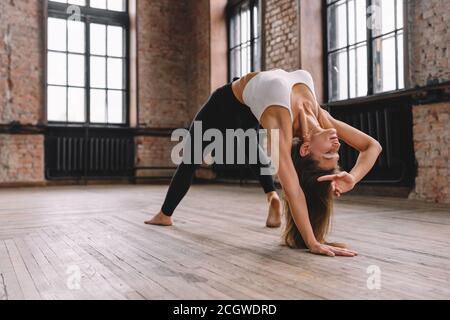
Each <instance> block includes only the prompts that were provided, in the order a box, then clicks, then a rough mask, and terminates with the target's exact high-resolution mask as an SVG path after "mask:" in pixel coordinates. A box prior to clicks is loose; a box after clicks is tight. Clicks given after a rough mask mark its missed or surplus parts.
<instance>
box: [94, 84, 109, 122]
mask: <svg viewBox="0 0 450 320" xmlns="http://www.w3.org/2000/svg"><path fill="white" fill-rule="evenodd" d="M91 122H96V123H106V90H96V89H92V90H91Z"/></svg>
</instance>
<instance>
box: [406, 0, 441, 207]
mask: <svg viewBox="0 0 450 320" xmlns="http://www.w3.org/2000/svg"><path fill="white" fill-rule="evenodd" d="M449 12H450V2H449V1H442V0H428V1H418V0H412V1H409V23H408V27H409V29H408V31H409V34H408V36H409V56H410V63H409V69H410V79H409V81H410V82H411V86H412V87H414V86H425V85H427V84H430V83H438V82H445V81H449V80H450V52H449V51H450V45H449V43H450V35H449V33H448V29H449V28H450V14H449ZM413 123H414V125H413V135H414V149H415V156H416V160H417V164H418V172H417V177H416V184H415V189H414V190H413V192H412V193H411V194H410V198H414V199H421V200H426V201H435V202H447V203H450V162H449V149H450V102H446V103H436V104H428V105H426V104H425V105H417V106H413Z"/></svg>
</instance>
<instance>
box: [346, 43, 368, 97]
mask: <svg viewBox="0 0 450 320" xmlns="http://www.w3.org/2000/svg"><path fill="white" fill-rule="evenodd" d="M349 60H350V65H349V74H350V79H349V80H350V98H355V97H361V96H365V95H367V88H368V87H367V46H366V45H359V46H358V47H356V48H352V49H350V51H349Z"/></svg>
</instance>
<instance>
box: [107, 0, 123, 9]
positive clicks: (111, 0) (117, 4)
mask: <svg viewBox="0 0 450 320" xmlns="http://www.w3.org/2000/svg"><path fill="white" fill-rule="evenodd" d="M108 10H113V11H125V1H124V0H108Z"/></svg>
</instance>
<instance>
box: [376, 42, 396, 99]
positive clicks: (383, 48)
mask: <svg viewBox="0 0 450 320" xmlns="http://www.w3.org/2000/svg"><path fill="white" fill-rule="evenodd" d="M395 63H396V56H395V37H394V36H389V37H382V38H379V39H376V40H374V61H373V68H374V70H373V71H374V90H375V92H383V91H390V90H395V89H396V78H397V77H396V74H395Z"/></svg>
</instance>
